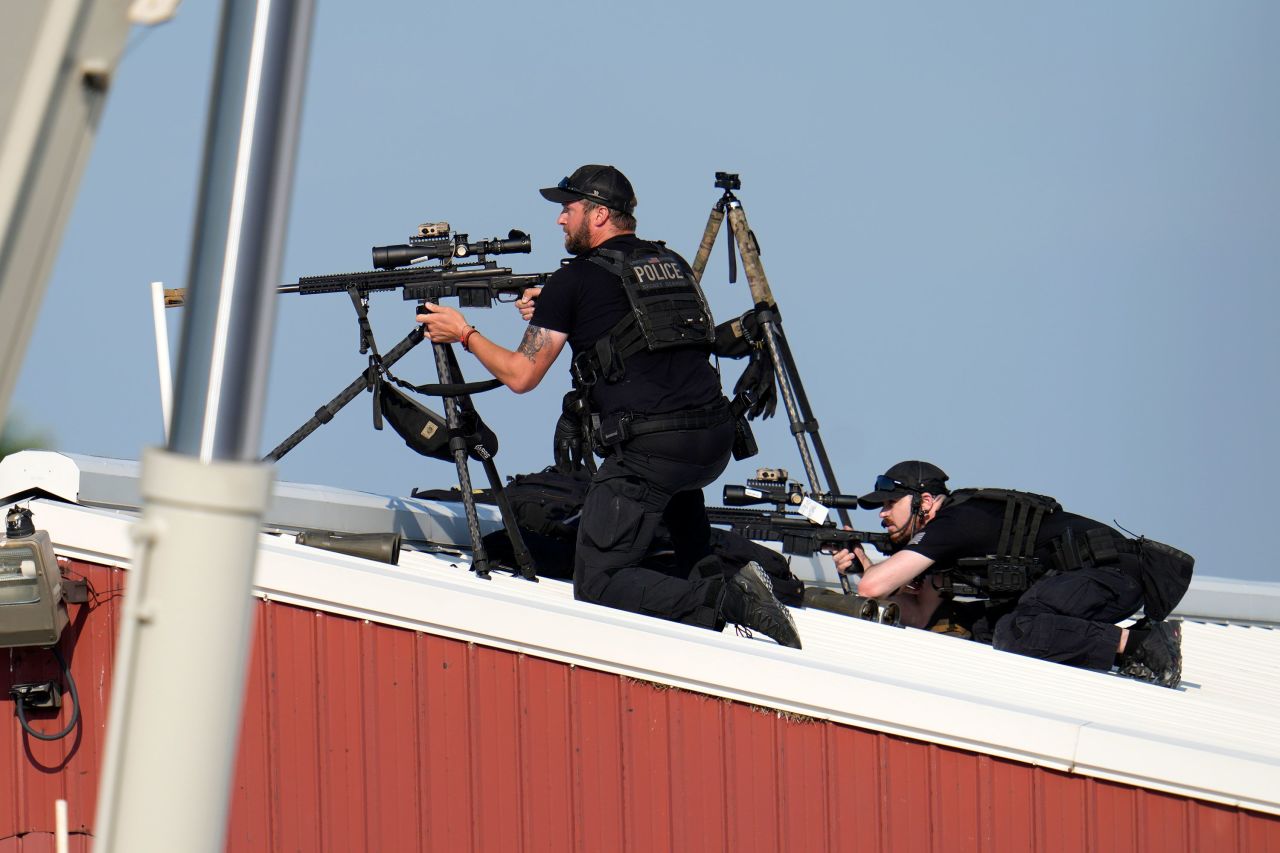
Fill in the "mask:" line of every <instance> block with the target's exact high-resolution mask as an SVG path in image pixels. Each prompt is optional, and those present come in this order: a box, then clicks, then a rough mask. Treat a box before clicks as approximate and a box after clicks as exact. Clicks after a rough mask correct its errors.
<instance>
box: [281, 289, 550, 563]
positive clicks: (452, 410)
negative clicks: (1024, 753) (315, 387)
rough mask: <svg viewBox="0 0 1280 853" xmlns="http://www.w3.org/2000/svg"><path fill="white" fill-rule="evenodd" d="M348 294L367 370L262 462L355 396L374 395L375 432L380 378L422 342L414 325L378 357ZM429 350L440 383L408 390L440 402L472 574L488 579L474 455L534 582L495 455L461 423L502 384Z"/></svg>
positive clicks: (354, 294) (440, 347)
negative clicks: (470, 374) (470, 377)
mask: <svg viewBox="0 0 1280 853" xmlns="http://www.w3.org/2000/svg"><path fill="white" fill-rule="evenodd" d="M347 292H348V294H350V296H351V301H352V304H353V305H354V306H355V309H356V318H357V323H358V324H359V326H360V354H361V355H366V354H368V355H369V366H368V367H366V368H365V369H364V372H362V373H361V374H360V376H359V377H357V378H356V379H355V380H354V381H353V382H351V384H350V385H348V386H347V387H346V388H343V389H342V390H341V391H339V392H338V394H337V396H335V397H334V398H333V399H332V400H330V401H329V402H328V403H325V404H324V405H323V406H321V407H320V408H319V409H317V410H316V413H315V414H314V415H313V416H312V417H311V419H310V420H308V421H307V422H306V423H304V424H303V425H302V426H300V427H298V429H296V430H294V431H293V433H292V434H290V436H289V437H288V438H286V439H285V440H284V441H282V442H280V444H279V445H277V446H276V447H275V449H274V450H272V451H271V452H270V453H268V454H267V455H266V456H264V457H262V458H263V461H266V462H275V461H277V460H279V459H280V458H281V457H282V456H284V455H285V454H286V453H288V452H289V451H290V450H292V449H293V448H295V447H297V446H298V444H300V443H301V442H302V440H303V439H304V438H306V437H307V436H309V435H311V433H313V432H315V431H316V430H317V429H319V428H320V427H321V426H323V425H324V424H327V423H328V422H329V421H331V420H333V416H334V415H335V414H337V413H338V412H339V411H341V409H342V408H343V407H344V406H346V405H347V404H348V403H350V402H351V401H352V400H354V399H355V398H356V397H358V396H359V395H360V392H361V391H365V390H371V391H373V393H374V404H373V412H374V415H373V417H374V424H375V426H377V427H378V428H379V429H381V427H382V413H381V409H380V408H379V403H378V393H379V391H380V388H381V383H382V382H384V381H385V379H384V377H389V378H391V379H394V377H392V376H391V374H390V372H389V369H390V367H391V365H393V364H395V363H396V362H397V361H399V360H400V359H401V358H403V357H404V356H405V354H406V353H408V352H409V350H411V349H413V348H414V347H416V346H417V345H418V344H420V343H422V340H423V332H422V327H421V326H415V327H414V329H413V331H412V332H410V333H409V334H408V335H407V336H406V337H405V338H404V340H402V341H400V343H398V344H396V345H395V346H394V347H392V348H391V350H390V351H389V352H388V353H387V354H386V355H380V354H379V353H378V347H377V343H376V342H375V341H374V338H373V329H372V328H371V327H370V325H369V312H368V302H367V300H366V298H365V297H363V296H361V295H360V292H359V291H358V290H357V289H356V288H354V287H352V288H348V291H347ZM418 313H425V309H420V310H419V312H418ZM431 347H432V349H433V350H434V354H435V361H436V375H437V376H438V377H439V379H440V383H439V384H438V385H418V386H407V387H410V388H412V389H413V390H415V391H418V392H419V393H422V394H429V395H432V396H438V397H440V398H441V399H442V400H444V412H445V422H446V424H447V426H448V428H449V451H450V454H451V455H452V456H453V460H454V463H455V464H456V465H457V468H458V489H459V490H460V492H461V496H462V507H463V510H464V511H465V513H466V517H467V532H468V533H469V534H470V536H471V547H472V558H471V570H472V571H473V572H475V573H476V576H477V577H480V578H484V579H486V580H487V579H488V578H489V555H488V551H487V550H486V549H485V547H484V542H483V540H482V537H481V535H480V519H479V516H478V514H477V513H476V502H475V495H474V494H473V493H472V490H471V472H470V470H469V469H468V467H467V456H468V455H473V456H474V457H475V458H477V459H478V460H479V461H480V464H481V465H483V466H484V470H485V474H486V476H487V477H488V478H489V488H490V490H491V491H492V492H493V497H494V501H495V502H496V503H497V504H498V511H499V513H500V514H501V516H502V526H503V527H504V528H505V529H506V532H507V536H508V537H509V538H510V539H511V546H512V549H513V550H514V551H515V557H516V563H517V564H518V566H519V568H520V575H521V576H522V577H524V578H527V579H528V580H531V581H535V582H536V581H537V579H538V578H537V575H536V574H535V571H534V564H533V557H532V556H531V555H530V554H529V549H528V548H527V547H526V546H525V544H524V538H523V537H522V536H521V535H520V528H519V527H518V526H517V525H516V522H515V514H514V513H513V512H512V511H511V504H510V502H509V501H508V500H507V493H506V490H505V489H504V488H503V486H502V477H501V476H500V475H499V474H498V467H497V465H495V464H494V461H493V455H492V454H491V453H489V452H488V451H487V450H486V449H485V448H484V445H483V443H482V441H481V440H480V437H479V435H477V434H475V432H476V431H475V430H474V429H469V428H468V426H469V425H468V424H467V423H464V421H470V422H471V425H474V424H478V423H479V419H478V417H476V418H464V414H467V413H470V414H474V413H475V407H474V405H473V404H472V402H471V395H472V394H478V393H480V392H482V391H489V390H491V389H493V388H497V387H498V386H500V385H501V384H502V383H501V382H499V381H498V380H496V379H490V380H486V381H483V382H465V381H463V379H462V371H461V370H460V369H459V368H458V363H457V360H456V359H455V358H454V357H453V352H452V350H451V349H450V348H449V346H448V345H447V344H436V343H433V344H432V345H431ZM397 381H398V380H397ZM399 384H405V383H399Z"/></svg>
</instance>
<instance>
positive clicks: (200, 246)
mask: <svg viewBox="0 0 1280 853" xmlns="http://www.w3.org/2000/svg"><path fill="white" fill-rule="evenodd" d="M313 8H314V2H313V0H225V2H224V4H223V14H222V25H221V32H220V35H219V42H218V50H217V66H216V69H215V72H214V86H213V93H212V98H211V102H210V108H209V128H208V133H207V136H206V138H205V152H204V166H203V173H202V177H201V184H200V201H199V204H198V206H197V216H196V231H195V239H194V241H193V245H192V252H191V268H190V273H189V276H188V286H187V299H186V310H185V311H184V312H183V326H182V337H181V340H180V342H179V351H178V362H177V371H176V382H175V386H174V400H173V412H172V421H171V424H170V430H169V439H168V446H167V449H165V450H159V449H154V448H153V449H149V450H147V451H146V452H145V453H144V454H143V459H142V481H141V487H142V498H143V514H142V521H141V522H140V523H139V524H138V526H137V528H136V531H137V534H138V539H139V546H140V547H139V548H138V554H139V556H138V558H137V560H136V563H137V565H138V567H139V568H140V569H141V571H140V572H138V573H137V574H136V575H131V577H130V578H129V584H128V586H127V589H126V597H125V614H124V618H123V619H122V628H121V641H120V646H119V649H120V652H121V654H120V656H119V658H118V659H117V665H116V670H115V676H114V681H113V683H112V693H111V713H110V716H109V718H108V729H107V745H106V755H105V757H104V760H103V769H102V781H101V785H100V788H99V791H98V811H97V826H96V827H95V834H96V836H97V841H96V843H95V847H94V849H95V850H96V851H98V853H104V851H112V853H152V851H154V853H161V851H164V853H169V851H172V850H174V849H181V850H183V851H184V853H221V851H222V850H223V849H224V847H225V838H226V822H227V815H228V812H229V810H230V804H231V787H232V774H233V772H234V770H235V758H236V754H237V740H238V736H239V731H240V721H241V716H242V706H243V700H244V687H245V672H246V670H247V668H248V658H249V647H250V643H251V639H252V627H253V614H254V609H253V599H252V589H253V568H254V562H255V560H256V557H257V549H258V538H259V535H260V534H259V529H260V526H261V522H262V515H263V513H264V512H265V511H266V505H267V500H268V498H269V496H270V492H271V481H272V469H271V467H270V466H269V465H264V464H262V463H260V462H258V461H256V460H257V458H258V453H259V449H260V448H259V442H260V439H261V436H260V431H261V419H262V418H261V415H262V408H263V404H264V390H265V381H266V380H265V375H266V370H265V369H264V365H265V364H266V363H267V361H268V358H269V355H270V349H271V332H272V325H273V322H274V317H275V293H276V286H277V284H278V282H279V275H280V255H281V251H282V248H281V247H282V244H283V241H284V232H285V224H286V219H287V212H288V205H289V196H290V186H291V182H292V177H293V158H294V152H295V150H296V147H297V135H298V125H299V113H300V110H301V103H302V88H303V80H304V76H305V68H306V57H307V48H308V45H309V42H310V37H311V22H312V12H313Z"/></svg>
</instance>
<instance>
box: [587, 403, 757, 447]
mask: <svg viewBox="0 0 1280 853" xmlns="http://www.w3.org/2000/svg"><path fill="white" fill-rule="evenodd" d="M731 414H732V413H731V412H730V410H729V403H728V401H727V400H725V399H724V398H723V397H722V398H721V399H720V402H718V403H716V404H715V405H712V406H708V407H707V408H705V409H688V410H686V411H683V412H666V413H664V414H661V415H638V414H634V413H632V412H622V413H618V414H612V415H608V416H607V417H604V418H601V417H600V416H599V415H596V414H593V415H592V416H591V429H592V432H593V433H594V434H595V437H596V440H597V441H598V442H599V443H600V444H602V445H604V446H605V447H609V446H611V445H614V444H620V443H621V442H624V441H628V440H630V439H633V438H637V437H639V436H642V435H653V434H655V433H659V432H675V431H677V430H687V429H706V428H707V427H713V426H716V425H717V424H721V423H724V422H725V421H727V420H729V418H730V416H731Z"/></svg>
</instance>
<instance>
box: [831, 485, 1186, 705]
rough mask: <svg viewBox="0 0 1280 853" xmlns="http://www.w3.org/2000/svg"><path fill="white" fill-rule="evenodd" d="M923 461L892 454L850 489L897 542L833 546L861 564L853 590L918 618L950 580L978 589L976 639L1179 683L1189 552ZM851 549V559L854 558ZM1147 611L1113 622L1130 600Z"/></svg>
mask: <svg viewBox="0 0 1280 853" xmlns="http://www.w3.org/2000/svg"><path fill="white" fill-rule="evenodd" d="M946 483H947V475H946V473H945V472H943V470H942V469H941V468H939V467H937V466H936V465H931V464H929V463H928V462H918V461H910V462H900V463H898V464H897V465H894V466H893V467H892V468H890V469H889V470H888V471H886V472H885V473H884V474H883V475H881V476H880V477H877V478H876V484H875V489H874V490H873V491H872V492H871V493H870V494H867V495H864V496H863V497H861V498H860V499H859V501H858V503H859V505H860V506H861V507H862V508H863V509H876V510H879V513H880V520H881V525H882V526H883V527H884V528H885V529H886V530H887V532H888V533H889V537H890V539H891V540H892V542H893V543H894V544H895V545H896V546H897V547H896V549H895V550H894V551H893V553H892V554H891V555H890V556H889V558H888V559H886V560H884V561H882V562H880V563H875V564H873V563H871V561H870V560H869V559H868V558H867V555H866V554H865V553H863V551H862V549H861V548H855V549H854V550H853V551H852V552H850V551H840V552H838V553H837V554H836V567H837V568H838V569H839V570H840V571H841V572H846V571H849V570H851V569H852V570H853V571H861V572H862V580H861V582H860V583H859V585H858V592H859V594H861V595H864V596H867V597H870V598H879V597H882V596H889V595H893V594H894V592H895V591H896V590H899V589H901V590H902V591H903V593H904V594H903V595H901V596H899V599H898V600H899V602H900V604H901V605H902V612H903V617H904V621H906V622H907V623H908V624H912V625H914V626H915V627H926V626H927V625H928V624H929V623H930V621H931V620H932V619H933V618H934V616H935V614H937V613H938V612H939V608H940V606H941V605H942V604H943V603H944V601H945V600H946V598H947V596H948V593H949V592H950V591H951V588H952V584H953V582H954V581H962V582H963V583H964V584H965V586H966V587H968V588H969V589H970V590H973V591H975V592H976V594H977V595H980V596H983V597H986V598H987V599H988V600H987V602H986V608H985V614H984V615H983V616H982V617H981V618H979V619H977V620H976V621H975V623H974V624H973V625H972V626H971V627H972V633H973V636H974V639H978V640H985V641H989V642H991V644H992V645H993V646H994V647H995V648H997V649H1001V650H1003V651H1010V652H1015V653H1017V654H1023V655H1028V656H1030V657H1036V658H1041V659H1043V660H1051V661H1056V662H1058V663H1065V664H1069V665H1071V666H1079V667H1084V668H1087V669H1095V670H1100V671H1103V672H1106V671H1108V670H1110V669H1111V667H1112V666H1113V665H1115V666H1118V667H1119V669H1120V673H1121V674H1122V675H1126V676H1129V677H1132V678H1137V679H1140V680H1144V681H1150V682H1153V683H1156V684H1161V685H1163V686H1165V687H1177V686H1178V684H1179V682H1180V680H1181V674H1182V651H1181V623H1179V622H1176V621H1175V622H1166V621H1164V619H1165V617H1166V616H1168V615H1169V613H1170V611H1172V610H1173V608H1174V607H1176V606H1177V604H1178V601H1179V600H1181V598H1182V595H1183V593H1185V592H1186V589H1187V585H1188V584H1189V583H1190V580H1191V572H1192V567H1193V565H1194V561H1193V560H1192V558H1191V557H1190V556H1189V555H1187V554H1184V553H1183V552H1181V551H1178V550H1177V549H1175V548H1171V547H1169V546H1167V545H1164V544H1161V543H1159V542H1154V541H1151V540H1148V539H1145V538H1139V539H1136V540H1134V539H1129V538H1127V537H1125V536H1123V535H1121V534H1120V533H1119V532H1118V531H1116V530H1114V529H1112V528H1111V527H1108V526H1107V525H1105V524H1103V523H1101V522H1098V521H1094V520H1092V519H1089V518H1085V517H1083V516H1079V515H1073V514H1071V513H1068V512H1064V511H1063V510H1062V507H1061V506H1060V505H1059V504H1058V502H1057V501H1056V500H1054V499H1053V498H1050V497H1046V496H1044V495H1036V494H1032V493H1029V492H1017V491H1013V490H1009V489H960V490H956V491H954V492H953V491H951V490H949V489H948V488H947V485H946ZM855 561H856V563H857V565H856V566H855ZM1140 608H1141V609H1143V610H1144V616H1145V618H1144V619H1143V620H1142V621H1140V622H1138V623H1136V624H1135V625H1134V626H1133V627H1130V628H1121V627H1119V626H1118V625H1117V624H1116V623H1117V622H1121V621H1123V620H1125V619H1127V618H1129V617H1130V616H1132V615H1133V614H1134V613H1136V612H1137V611H1138V610H1139V609H1140Z"/></svg>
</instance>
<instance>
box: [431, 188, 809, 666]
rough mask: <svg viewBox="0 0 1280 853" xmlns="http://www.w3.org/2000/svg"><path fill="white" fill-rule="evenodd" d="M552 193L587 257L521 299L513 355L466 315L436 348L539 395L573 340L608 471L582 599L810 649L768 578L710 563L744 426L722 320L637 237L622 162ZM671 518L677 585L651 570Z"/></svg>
mask: <svg viewBox="0 0 1280 853" xmlns="http://www.w3.org/2000/svg"><path fill="white" fill-rule="evenodd" d="M541 193H542V195H543V197H545V198H546V199H548V200H549V201H552V202H556V203H558V204H560V205H561V210H560V215H559V218H558V219H557V220H556V223H557V224H558V225H560V226H561V227H562V228H563V229H564V235H565V237H564V243H565V249H566V250H568V252H569V253H570V254H571V255H573V256H574V257H573V259H572V260H570V261H568V262H567V263H566V264H565V265H563V266H562V267H561V268H560V269H559V270H557V271H556V272H555V273H554V274H553V275H552V276H551V277H550V279H549V280H548V282H547V285H546V287H544V288H541V289H536V288H531V289H530V290H528V291H526V292H525V294H524V296H523V298H522V299H521V300H520V302H519V303H517V306H518V307H519V309H520V312H521V315H522V316H523V317H524V318H525V319H526V320H529V321H530V322H529V326H528V328H527V329H526V330H525V334H524V337H523V339H522V340H521V342H520V344H519V346H518V347H517V348H516V349H515V350H509V349H506V348H505V347H502V346H500V345H498V344H497V343H494V342H493V341H490V340H489V339H488V338H486V337H485V336H484V335H483V334H482V333H480V332H479V331H477V330H476V328H475V327H474V326H472V325H470V324H469V323H467V321H466V319H465V318H464V317H463V315H462V314H461V313H460V312H459V311H457V310H456V309H454V308H450V307H446V306H440V305H430V304H429V305H427V306H426V308H427V311H428V312H429V313H427V314H424V315H419V316H418V320H419V321H420V322H422V323H423V324H424V325H425V334H426V335H427V336H428V337H429V338H430V339H431V341H433V342H435V343H452V342H454V341H457V342H460V343H461V344H462V346H463V348H464V349H466V350H468V351H469V352H471V353H472V354H473V355H474V356H475V357H476V358H477V359H479V360H480V363H481V364H482V365H484V367H485V368H486V369H487V370H488V371H489V372H490V373H492V374H493V375H494V376H495V377H496V378H497V379H499V380H501V381H502V382H503V383H504V384H505V385H506V386H507V387H509V388H510V389H511V390H513V391H515V392H516V393H518V394H522V393H525V392H527V391H529V390H531V389H533V388H534V387H536V386H537V385H538V383H539V382H541V381H542V378H543V377H544V376H545V375H546V373H547V370H548V369H549V368H550V367H551V364H552V363H553V362H554V361H555V360H556V358H557V356H559V354H560V351H561V350H562V349H563V348H564V345H565V344H566V343H568V345H569V347H570V350H571V351H572V354H573V356H572V360H571V371H570V372H571V376H572V377H573V382H574V389H575V393H576V396H577V398H578V403H579V406H578V410H579V411H580V412H581V414H582V415H583V416H584V417H583V421H584V424H585V431H586V433H587V434H588V436H589V437H590V439H591V440H592V442H593V444H594V445H595V447H596V449H597V451H598V452H600V453H601V454H602V455H603V456H604V462H603V463H602V464H601V465H600V467H599V469H598V470H597V471H596V472H595V474H594V475H593V477H592V481H591V485H590V488H589V490H588V492H587V497H586V502H585V504H584V506H583V510H582V516H581V520H580V522H579V532H578V542H577V550H576V558H575V565H574V572H573V588H574V595H575V597H576V598H578V599H580V600H583V601H590V602H594V603H596V604H602V605H605V606H608V607H615V608H618V609H621V610H628V611H632V612H635V613H644V614H647V615H650V616H656V617H659V618H662V619H670V620H674V621H677V622H683V623H686V624H691V625H698V626H701V627H705V628H710V629H713V630H717V631H718V630H721V629H723V627H724V625H725V624H726V622H731V623H734V624H737V625H740V626H743V627H746V628H749V629H754V630H757V631H759V632H760V633H762V634H765V635H766V636H768V637H771V638H773V639H774V640H775V641H777V642H778V643H780V644H782V645H786V646H791V647H794V648H800V638H799V635H798V634H797V632H796V628H795V624H794V622H793V621H792V619H791V615H790V614H789V613H788V612H787V608H786V607H785V606H784V605H782V604H781V603H779V602H778V601H777V600H776V599H775V598H774V596H773V591H772V586H771V584H770V582H769V580H768V577H767V576H766V575H765V573H764V572H763V570H762V569H761V568H760V567H759V566H758V565H757V564H755V563H748V564H747V565H746V566H744V567H742V568H741V569H740V570H739V571H737V572H736V573H735V574H732V575H730V576H728V577H726V576H725V575H724V574H723V573H722V572H721V571H720V570H719V562H718V561H717V560H716V559H715V558H714V557H711V556H710V555H711V548H710V542H709V539H710V525H709V523H708V522H707V517H706V509H705V505H704V503H703V497H702V488H703V487H704V486H706V485H707V484H709V483H711V482H713V481H714V480H715V479H716V478H717V477H719V476H720V474H721V473H722V472H723V471H724V469H725V466H726V465H727V464H728V461H729V457H730V451H731V447H732V445H733V441H734V437H735V425H734V418H733V416H732V413H731V411H730V408H729V404H728V402H727V401H726V400H725V398H724V394H723V392H722V391H721V387H720V379H719V375H718V374H717V372H716V370H715V369H714V368H713V366H712V365H711V363H710V361H709V354H710V352H711V349H712V344H713V342H714V338H715V324H714V320H713V319H712V317H711V312H710V310H709V308H708V306H707V304H706V299H705V297H703V295H702V291H701V290H700V289H699V287H698V285H697V282H696V280H695V279H694V277H693V274H692V271H691V270H690V269H689V265H688V263H686V262H685V260H684V259H683V258H681V257H680V256H679V255H678V254H676V253H675V252H672V251H671V250H670V249H667V248H666V247H665V245H663V244H662V243H656V242H650V241H646V240H641V239H639V238H637V237H636V235H635V228H636V220H635V217H634V211H635V206H636V198H635V193H634V191H633V190H632V187H631V183H630V181H628V180H627V178H626V177H625V176H624V175H623V174H622V172H620V171H618V170H617V169H615V168H614V167H612V166H601V165H587V166H582V167H581V168H579V169H577V170H576V171H575V172H574V173H573V174H572V175H570V176H569V177H566V178H564V179H563V180H561V181H560V183H559V184H557V185H556V186H554V187H547V188H545V189H542V190H541ZM660 522H663V523H665V524H666V526H667V529H668V530H669V532H670V535H671V538H672V542H673V545H674V547H675V551H676V558H677V565H678V567H679V571H678V573H677V574H668V573H666V572H663V571H659V570H656V569H654V568H650V567H647V566H644V565H642V561H643V560H644V558H645V555H646V553H647V552H648V549H649V546H650V544H651V542H652V540H653V537H654V533H655V530H656V529H657V527H658V525H659V523H660Z"/></svg>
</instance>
